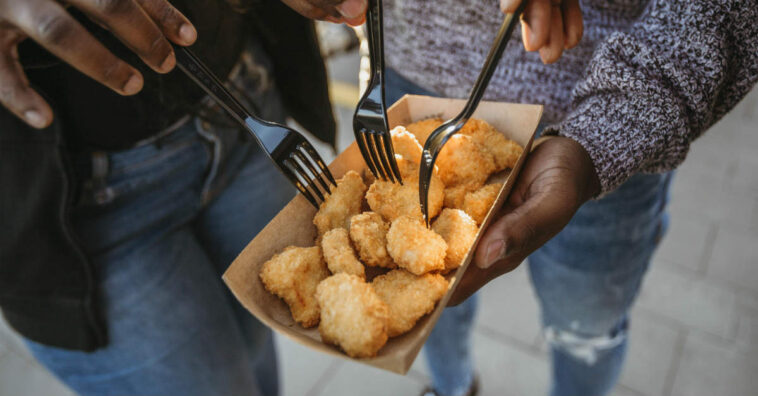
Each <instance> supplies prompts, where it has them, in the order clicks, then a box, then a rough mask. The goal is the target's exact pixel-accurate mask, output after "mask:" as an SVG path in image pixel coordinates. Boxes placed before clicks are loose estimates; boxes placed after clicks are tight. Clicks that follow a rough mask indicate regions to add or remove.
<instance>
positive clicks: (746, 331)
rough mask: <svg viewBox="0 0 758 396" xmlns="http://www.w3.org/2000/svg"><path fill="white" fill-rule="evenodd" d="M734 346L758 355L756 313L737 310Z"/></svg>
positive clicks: (757, 314)
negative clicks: (737, 317)
mask: <svg viewBox="0 0 758 396" xmlns="http://www.w3.org/2000/svg"><path fill="white" fill-rule="evenodd" d="M738 312H739V319H738V325H737V342H736V345H737V347H738V348H739V349H740V350H743V351H745V352H747V353H752V354H756V355H758V312H753V311H748V310H745V309H743V310H739V311H738Z"/></svg>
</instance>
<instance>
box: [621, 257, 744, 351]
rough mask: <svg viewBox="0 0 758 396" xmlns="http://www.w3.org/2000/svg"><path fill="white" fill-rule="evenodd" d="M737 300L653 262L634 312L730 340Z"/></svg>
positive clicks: (727, 293) (731, 295)
mask: <svg viewBox="0 0 758 396" xmlns="http://www.w3.org/2000/svg"><path fill="white" fill-rule="evenodd" d="M736 300H737V298H736V296H735V293H734V292H733V291H732V290H729V289H726V288H722V287H719V286H716V285H713V284H711V283H709V282H707V281H706V280H704V279H701V278H699V277H696V276H694V275H692V274H690V273H688V272H684V271H677V270H674V269H671V268H667V267H665V266H663V265H658V260H654V261H653V263H652V265H651V269H650V271H649V273H648V274H647V276H646V277H645V280H644V282H643V286H642V291H641V293H640V296H639V299H638V302H637V307H636V308H635V309H640V310H645V311H649V312H653V313H655V314H657V315H660V316H663V317H667V318H670V319H671V320H673V321H675V322H677V323H680V324H681V325H683V326H686V327H689V328H692V329H694V330H699V331H705V332H708V333H711V334H714V335H717V336H720V337H723V338H729V337H731V336H733V325H734V320H733V319H734V311H735V306H736Z"/></svg>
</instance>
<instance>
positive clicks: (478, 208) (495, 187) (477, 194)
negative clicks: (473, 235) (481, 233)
mask: <svg viewBox="0 0 758 396" xmlns="http://www.w3.org/2000/svg"><path fill="white" fill-rule="evenodd" d="M501 188H503V183H493V184H487V185H486V186H484V187H482V188H480V189H478V190H476V191H472V192H469V193H466V196H465V198H464V199H463V206H462V207H461V209H463V211H464V212H466V213H468V215H469V216H471V218H472V219H474V221H476V224H479V225H481V224H482V222H483V221H484V218H485V217H486V216H487V213H488V212H489V211H490V208H491V207H492V204H493V203H495V199H497V194H498V193H500V189H501Z"/></svg>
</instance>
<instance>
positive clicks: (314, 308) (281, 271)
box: [259, 246, 329, 328]
mask: <svg viewBox="0 0 758 396" xmlns="http://www.w3.org/2000/svg"><path fill="white" fill-rule="evenodd" d="M259 276H260V278H261V281H262V282H263V286H264V287H265V288H266V290H268V291H269V292H270V293H273V294H275V295H277V296H279V297H280V298H281V299H283V300H284V302H286V303H287V305H289V307H290V312H292V317H293V318H294V319H295V320H296V321H298V322H299V323H300V324H301V325H302V326H303V327H306V328H307V327H312V326H315V325H316V324H318V321H319V305H318V302H317V300H316V287H317V286H318V284H319V282H321V281H322V280H324V279H326V277H328V276H329V270H328V269H327V268H326V263H324V259H323V257H322V256H321V249H320V248H319V247H318V246H312V247H308V248H303V247H295V246H289V247H287V248H285V249H284V251H282V252H281V253H279V254H275V255H274V257H272V258H271V259H270V260H268V261H266V262H265V263H263V267H262V268H261V272H260V274H259Z"/></svg>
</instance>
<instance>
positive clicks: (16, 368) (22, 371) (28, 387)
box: [0, 353, 74, 396]
mask: <svg viewBox="0 0 758 396" xmlns="http://www.w3.org/2000/svg"><path fill="white" fill-rule="evenodd" d="M0 395H8V396H39V395H45V396H73V395H74V393H73V392H72V391H71V390H70V389H68V388H67V387H66V386H65V385H63V384H62V383H61V382H60V381H58V380H57V379H56V378H55V377H53V375H52V374H50V373H49V372H48V371H47V370H45V369H44V368H42V367H41V366H39V365H36V364H34V363H31V362H29V361H26V360H24V359H22V358H21V357H19V356H18V355H16V354H14V353H6V354H3V355H0Z"/></svg>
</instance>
